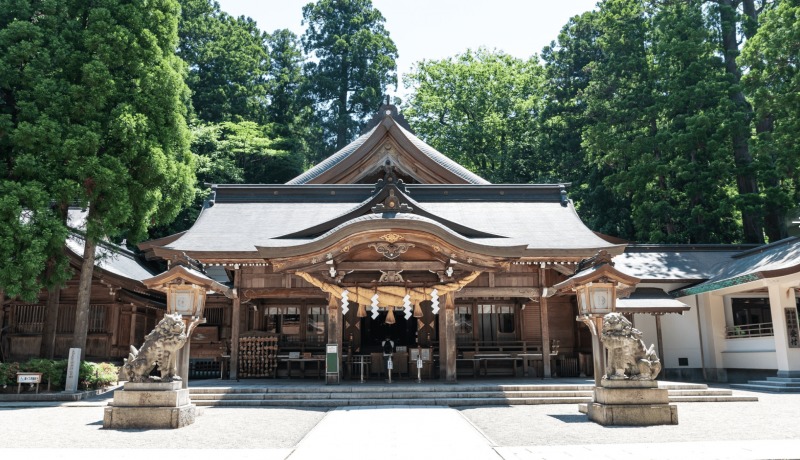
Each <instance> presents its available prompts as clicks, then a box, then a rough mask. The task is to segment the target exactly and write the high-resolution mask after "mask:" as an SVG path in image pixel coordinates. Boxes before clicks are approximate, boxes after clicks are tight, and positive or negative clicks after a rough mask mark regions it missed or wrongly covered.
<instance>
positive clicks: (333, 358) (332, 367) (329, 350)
mask: <svg viewBox="0 0 800 460" xmlns="http://www.w3.org/2000/svg"><path fill="white" fill-rule="evenodd" d="M325 370H326V371H325V372H326V373H328V374H339V346H338V345H337V344H335V343H333V344H331V343H329V344H328V345H327V346H326V347H325Z"/></svg>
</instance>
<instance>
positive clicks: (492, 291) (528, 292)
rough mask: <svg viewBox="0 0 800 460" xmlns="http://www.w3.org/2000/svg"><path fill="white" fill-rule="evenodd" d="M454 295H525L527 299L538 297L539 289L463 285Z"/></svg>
mask: <svg viewBox="0 0 800 460" xmlns="http://www.w3.org/2000/svg"><path fill="white" fill-rule="evenodd" d="M455 295H456V297H457V298H459V299H463V298H465V297H526V298H529V299H535V298H539V297H540V296H541V289H539V288H523V287H499V288H491V287H465V288H463V289H461V290H460V291H458V292H456V293H455Z"/></svg>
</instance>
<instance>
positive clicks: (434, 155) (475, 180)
mask: <svg viewBox="0 0 800 460" xmlns="http://www.w3.org/2000/svg"><path fill="white" fill-rule="evenodd" d="M392 121H393V122H394V123H395V125H396V126H397V128H398V129H399V130H400V132H401V133H402V134H403V135H404V136H405V137H406V138H407V139H408V140H409V141H410V142H411V143H412V144H414V146H415V147H417V148H418V149H419V151H420V152H422V153H423V154H424V155H425V156H427V157H428V158H430V159H431V160H433V161H434V162H436V164H438V165H439V166H441V167H443V168H444V169H446V170H448V171H450V172H451V173H453V174H455V175H456V176H458V177H460V178H461V179H463V180H464V181H466V182H467V183H469V184H489V183H490V182H489V181H487V180H486V179H483V178H482V177H480V176H478V175H477V174H475V173H473V172H471V171H470V170H468V169H467V168H465V167H463V166H461V165H460V164H458V163H456V162H455V161H453V160H451V159H450V158H448V157H447V156H446V155H444V154H443V153H441V152H439V151H438V150H436V149H435V148H433V147H431V146H430V145H428V144H426V143H425V142H424V141H422V140H421V139H420V138H418V137H417V136H415V135H414V134H412V133H411V132H410V131H408V130H406V129H405V128H403V127H402V126H401V125H400V124H399V123H397V122H396V121H395V120H394V119H392ZM380 126H381V125H378V126H375V127H374V128H372V129H371V130H370V131H369V132H367V133H366V134H363V135H362V136H359V137H358V138H357V139H356V140H354V141H353V142H351V143H350V144H348V145H346V146H345V147H343V148H342V149H341V150H339V151H338V152H336V153H334V154H333V155H331V156H330V157H328V158H326V159H325V160H324V161H322V162H321V163H319V164H317V165H316V166H314V167H312V168H311V169H309V170H308V171H306V172H304V173H303V174H301V175H299V176H297V177H295V178H294V179H292V180H290V181H289V182H287V183H286V184H287V185H297V184H307V183H308V182H310V181H312V180H314V179H315V178H316V177H319V176H320V175H322V174H324V173H325V172H326V171H328V170H330V169H331V168H333V167H334V166H336V165H337V164H339V163H341V162H342V161H344V160H345V159H346V158H347V157H349V156H350V155H352V154H353V153H354V152H355V151H356V150H358V148H359V147H361V145H363V144H364V143H365V142H366V141H367V139H369V138H370V137H371V136H373V135H375V133H376V130H378V129H379V128H380Z"/></svg>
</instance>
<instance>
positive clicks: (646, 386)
mask: <svg viewBox="0 0 800 460" xmlns="http://www.w3.org/2000/svg"><path fill="white" fill-rule="evenodd" d="M588 414H589V420H591V421H593V422H596V423H599V424H601V425H628V426H647V425H677V424H678V407H677V406H675V405H670V404H669V394H668V392H667V390H666V389H660V388H658V382H657V381H655V380H607V379H604V380H603V381H602V382H601V386H599V387H595V389H594V401H593V402H592V403H590V404H589V405H588Z"/></svg>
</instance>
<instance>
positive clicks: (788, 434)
mask: <svg viewBox="0 0 800 460" xmlns="http://www.w3.org/2000/svg"><path fill="white" fill-rule="evenodd" d="M735 394H741V395H755V396H757V397H758V399H759V401H758V402H709V403H678V404H677V406H678V425H667V426H651V427H604V426H601V425H598V424H596V423H593V422H590V421H589V420H588V419H587V417H586V416H585V415H584V414H581V413H579V412H578V411H577V408H576V407H575V406H574V405H541V406H508V407H489V408H485V407H481V408H477V407H476V408H464V409H461V410H460V411H461V413H462V414H463V415H464V416H465V417H467V419H468V420H470V421H471V422H472V424H473V425H474V426H475V427H476V428H478V429H479V430H481V431H482V432H483V433H484V434H485V436H486V437H487V438H488V439H490V440H491V441H492V442H493V443H494V445H495V446H553V445H563V444H607V443H642V442H692V441H747V440H800V424H798V423H797V416H798V415H797V414H798V410H800V394H783V395H778V394H765V393H751V392H745V391H736V392H735ZM798 455H800V452H798Z"/></svg>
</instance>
